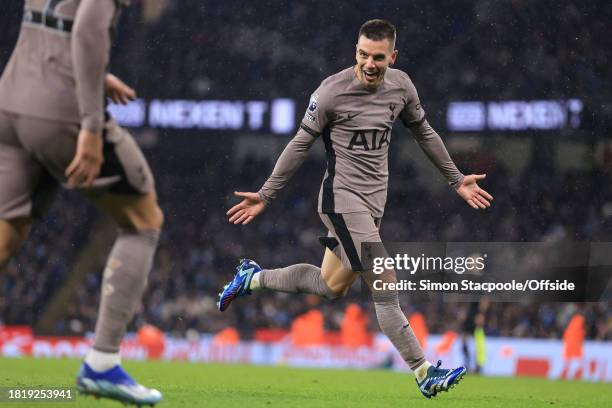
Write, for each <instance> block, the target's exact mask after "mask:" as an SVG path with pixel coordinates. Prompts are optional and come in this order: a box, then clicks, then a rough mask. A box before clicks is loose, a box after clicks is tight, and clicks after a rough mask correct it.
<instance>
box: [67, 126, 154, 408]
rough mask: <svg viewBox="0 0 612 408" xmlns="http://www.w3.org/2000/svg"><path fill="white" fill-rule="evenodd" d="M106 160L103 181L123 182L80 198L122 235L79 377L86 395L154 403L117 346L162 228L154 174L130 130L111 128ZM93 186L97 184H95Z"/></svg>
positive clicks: (142, 286) (106, 275) (111, 257)
mask: <svg viewBox="0 0 612 408" xmlns="http://www.w3.org/2000/svg"><path fill="white" fill-rule="evenodd" d="M106 144H107V146H109V148H106V149H105V152H109V153H108V155H109V157H106V155H105V162H107V163H109V165H111V166H113V165H114V166H115V167H118V168H115V169H109V168H106V169H105V168H103V169H102V173H101V175H100V177H99V180H104V178H105V177H107V178H112V177H113V175H114V174H123V177H122V178H123V180H124V182H123V183H120V184H118V185H113V186H111V187H110V188H109V191H105V192H103V193H100V191H98V190H96V189H93V190H85V191H82V194H83V195H85V196H86V197H87V198H89V199H90V200H91V201H92V202H93V203H94V204H95V205H96V206H97V207H98V208H100V209H101V210H102V211H104V212H105V213H107V214H108V215H110V216H111V217H112V218H113V219H114V220H115V222H116V223H117V226H118V227H119V233H118V236H117V239H116V241H115V243H114V245H113V248H112V250H111V253H110V255H109V257H108V260H107V263H106V267H105V270H104V276H103V280H102V288H101V301H100V308H99V311H98V319H97V322H96V329H95V334H94V344H93V347H92V349H91V350H90V352H89V353H88V354H87V356H86V358H85V363H84V364H83V366H82V368H81V372H80V373H79V375H78V378H77V384H78V385H79V389H80V390H81V391H83V392H85V393H89V394H93V395H97V396H104V397H110V398H113V399H118V400H120V401H123V402H131V403H135V404H153V403H156V402H158V401H159V400H161V393H160V392H159V391H157V390H154V389H149V388H146V387H143V386H141V385H139V384H137V383H136V382H135V381H134V380H133V379H132V378H131V377H130V376H129V375H128V374H127V373H126V372H125V371H123V369H122V368H121V366H120V357H119V346H120V343H121V340H122V338H123V335H124V334H125V331H126V328H127V325H128V324H129V323H130V321H131V320H132V318H133V317H134V314H135V312H136V310H137V308H138V305H139V304H140V302H141V298H142V294H143V293H144V290H145V287H146V283H147V278H148V275H149V272H150V270H151V266H152V263H153V258H154V255H155V250H156V248H157V243H158V240H159V234H160V230H161V227H162V224H163V213H162V211H161V209H160V208H159V205H158V203H157V196H156V193H155V189H154V187H153V176H152V173H151V171H150V169H149V167H148V164H147V162H146V160H145V158H144V156H143V155H142V152H141V151H140V149H139V148H138V147H137V145H136V143H135V142H134V140H133V139H132V138H131V136H130V135H129V134H127V132H126V131H125V130H123V129H121V128H119V127H118V126H116V125H115V124H113V123H111V124H110V125H109V132H108V134H107V143H106ZM94 185H95V183H94Z"/></svg>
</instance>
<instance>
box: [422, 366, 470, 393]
mask: <svg viewBox="0 0 612 408" xmlns="http://www.w3.org/2000/svg"><path fill="white" fill-rule="evenodd" d="M440 365H442V361H440V360H438V364H436V366H435V367H434V366H431V367H429V368H428V369H427V376H426V377H425V378H424V379H423V381H419V380H417V382H416V383H417V385H418V386H419V390H421V393H422V394H423V396H425V397H426V398H431V397H435V396H436V394H437V393H439V392H441V391H447V392H448V390H449V389H451V388H453V387H454V386H455V384H458V383H459V381H461V379H462V378H463V376H464V375H465V373H466V372H467V369H466V368H465V367H457V368H453V369H445V368H440Z"/></svg>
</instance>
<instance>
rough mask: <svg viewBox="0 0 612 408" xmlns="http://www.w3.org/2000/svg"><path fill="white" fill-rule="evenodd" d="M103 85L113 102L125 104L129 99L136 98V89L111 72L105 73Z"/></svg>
mask: <svg viewBox="0 0 612 408" xmlns="http://www.w3.org/2000/svg"><path fill="white" fill-rule="evenodd" d="M104 87H105V88H106V96H108V97H109V98H111V100H112V101H113V102H115V103H120V104H122V105H127V104H128V102H129V101H133V100H134V99H136V91H134V89H133V88H131V87H130V86H129V85H128V84H126V83H125V82H123V81H122V80H120V79H119V78H117V77H116V76H114V75H113V74H110V73H107V74H106V77H105V78H104Z"/></svg>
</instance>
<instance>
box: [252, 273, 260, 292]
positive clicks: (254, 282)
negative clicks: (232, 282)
mask: <svg viewBox="0 0 612 408" xmlns="http://www.w3.org/2000/svg"><path fill="white" fill-rule="evenodd" d="M259 275H260V273H259V272H257V273H254V274H253V277H252V278H251V284H250V285H249V289H251V290H257V289H260V288H261V285H260V284H259Z"/></svg>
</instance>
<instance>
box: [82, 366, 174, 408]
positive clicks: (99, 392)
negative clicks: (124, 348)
mask: <svg viewBox="0 0 612 408" xmlns="http://www.w3.org/2000/svg"><path fill="white" fill-rule="evenodd" d="M76 385H77V390H78V391H79V392H80V393H81V394H85V395H92V396H93V397H94V398H109V399H113V400H116V401H120V402H122V403H124V404H133V405H136V406H139V407H140V406H141V405H150V406H153V405H155V404H157V403H158V402H159V401H161V399H162V395H161V393H160V392H159V391H157V390H155V389H152V388H147V387H145V386H142V385H140V384H138V383H137V382H136V381H134V379H133V378H132V377H130V375H129V374H128V373H126V372H125V371H124V370H123V368H121V366H120V365H116V366H114V367H113V368H111V369H109V370H107V371H102V372H97V371H94V370H92V369H91V367H89V365H88V364H87V363H83V365H82V366H81V369H80V370H79V374H78V375H77V380H76Z"/></svg>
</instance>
